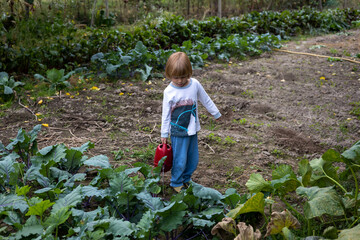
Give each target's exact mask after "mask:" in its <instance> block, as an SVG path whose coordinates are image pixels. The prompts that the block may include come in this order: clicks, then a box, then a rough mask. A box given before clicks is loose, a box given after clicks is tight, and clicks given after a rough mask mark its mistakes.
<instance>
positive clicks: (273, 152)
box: [271, 148, 285, 158]
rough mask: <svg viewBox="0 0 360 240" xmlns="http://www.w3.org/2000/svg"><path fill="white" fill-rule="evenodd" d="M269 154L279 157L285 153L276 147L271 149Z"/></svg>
mask: <svg viewBox="0 0 360 240" xmlns="http://www.w3.org/2000/svg"><path fill="white" fill-rule="evenodd" d="M271 154H273V155H275V157H276V158H281V157H284V156H285V153H283V152H282V151H281V150H279V149H276V148H275V149H274V150H272V152H271Z"/></svg>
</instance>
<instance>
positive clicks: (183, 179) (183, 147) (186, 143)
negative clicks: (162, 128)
mask: <svg viewBox="0 0 360 240" xmlns="http://www.w3.org/2000/svg"><path fill="white" fill-rule="evenodd" d="M171 145H172V150H173V166H172V169H171V183H170V186H172V187H180V186H182V185H183V183H188V182H189V181H190V178H191V175H192V174H193V172H194V171H195V169H196V168H197V165H198V163H199V148H198V138H197V134H195V135H192V136H187V137H176V136H174V137H173V136H171Z"/></svg>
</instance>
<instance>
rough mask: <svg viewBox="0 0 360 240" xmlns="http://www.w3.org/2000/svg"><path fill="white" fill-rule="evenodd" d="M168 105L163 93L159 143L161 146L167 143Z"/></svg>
mask: <svg viewBox="0 0 360 240" xmlns="http://www.w3.org/2000/svg"><path fill="white" fill-rule="evenodd" d="M170 120H171V119H170V104H169V102H168V100H167V97H166V94H165V93H164V97H163V104H162V116H161V142H162V144H166V143H167V138H168V137H169V131H170Z"/></svg>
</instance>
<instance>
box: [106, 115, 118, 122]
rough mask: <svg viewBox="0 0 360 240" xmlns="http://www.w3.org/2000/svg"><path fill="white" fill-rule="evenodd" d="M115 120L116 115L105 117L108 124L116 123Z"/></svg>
mask: <svg viewBox="0 0 360 240" xmlns="http://www.w3.org/2000/svg"><path fill="white" fill-rule="evenodd" d="M115 118H116V117H115V116H114V115H105V116H104V119H105V121H107V122H108V123H112V122H114V120H115Z"/></svg>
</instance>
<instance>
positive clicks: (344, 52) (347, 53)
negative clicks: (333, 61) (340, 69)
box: [343, 50, 351, 57]
mask: <svg viewBox="0 0 360 240" xmlns="http://www.w3.org/2000/svg"><path fill="white" fill-rule="evenodd" d="M343 54H344V55H345V56H347V57H350V56H351V53H350V52H349V51H347V50H344V51H343Z"/></svg>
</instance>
